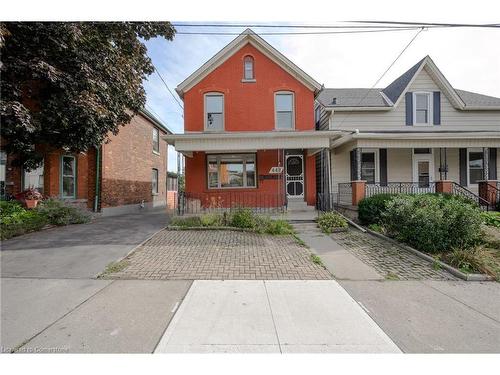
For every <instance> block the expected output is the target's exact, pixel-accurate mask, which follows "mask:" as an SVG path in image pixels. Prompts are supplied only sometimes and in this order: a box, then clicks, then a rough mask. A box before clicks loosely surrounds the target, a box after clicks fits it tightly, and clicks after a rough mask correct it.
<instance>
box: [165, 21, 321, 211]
mask: <svg viewBox="0 0 500 375" xmlns="http://www.w3.org/2000/svg"><path fill="white" fill-rule="evenodd" d="M320 90H321V85H320V84H319V83H318V82H316V81H315V80H314V79H313V78H311V77H310V76H309V75H307V74H306V73H305V72H303V71H302V70H301V69H300V68H299V67H297V66H296V65H295V64H293V63H292V62H291V61H290V60H288V59H287V58H286V57H285V56H283V55H282V54H281V53H280V52H278V51H277V50H276V49H274V48H273V47H272V46H271V45H269V44H268V43H267V42H266V41H264V40H263V39H262V38H260V37H259V36H258V35H256V34H255V33H254V32H253V31H251V30H246V31H244V32H243V33H242V34H241V35H240V36H238V37H237V38H236V39H235V40H233V41H232V42H231V43H229V44H228V45H227V46H226V47H224V48H223V49H222V50H221V51H220V52H219V53H217V54H216V55H215V56H214V57H213V58H211V59H210V60H209V61H208V62H207V63H205V64H204V65H203V66H201V67H200V68H199V69H198V70H196V71H195V72H194V73H193V74H192V75H190V76H189V77H188V78H186V79H185V80H184V81H183V82H182V83H181V84H180V85H179V86H178V87H177V89H176V91H177V93H178V94H179V96H180V97H181V98H182V99H183V100H184V130H185V132H184V134H175V135H167V136H166V137H165V139H166V140H167V142H168V143H170V144H171V145H174V146H175V148H176V150H177V151H178V152H181V153H182V154H183V155H184V156H185V157H186V159H185V168H186V169H185V196H186V197H187V199H188V206H189V207H190V208H192V209H203V208H210V207H216V208H218V207H220V208H227V207H233V206H235V205H237V206H247V207H260V208H262V207H264V208H268V207H283V206H285V205H286V204H287V205H288V207H290V206H296V207H301V208H307V207H308V206H309V207H312V206H314V205H315V203H316V161H315V160H316V156H315V155H316V153H317V152H319V151H320V150H321V149H323V148H325V147H326V148H328V147H329V146H330V138H329V137H328V134H327V133H328V132H316V131H315V121H314V100H315V97H316V95H317V94H318V93H319V91H320Z"/></svg>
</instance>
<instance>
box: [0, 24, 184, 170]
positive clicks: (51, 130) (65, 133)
mask: <svg viewBox="0 0 500 375" xmlns="http://www.w3.org/2000/svg"><path fill="white" fill-rule="evenodd" d="M174 34H175V29H174V28H173V27H172V25H171V24H170V23H169V22H9V23H3V22H2V23H0V49H1V50H0V56H1V64H0V65H1V66H2V85H1V93H0V97H1V101H0V115H1V123H2V127H1V136H2V138H4V139H6V140H7V141H8V142H7V144H6V145H5V147H6V150H7V152H9V153H13V154H17V155H19V160H18V162H19V163H22V164H23V165H24V167H26V168H28V169H32V168H35V167H36V166H37V165H38V164H39V163H40V161H41V155H40V154H38V153H37V152H36V150H35V149H34V148H33V147H32V146H33V145H35V144H48V145H51V146H53V147H55V148H66V149H67V150H68V151H69V152H80V151H86V150H88V149H90V148H91V147H94V146H98V145H100V144H102V143H103V142H104V141H105V140H106V139H107V137H108V135H109V134H117V133H118V131H119V128H120V126H122V125H125V124H127V123H129V122H130V120H131V118H132V116H133V115H134V114H136V113H138V111H139V110H140V109H141V108H143V107H144V104H145V102H146V95H145V91H144V88H143V86H142V83H143V81H144V80H145V79H146V78H147V77H148V75H150V74H152V73H153V72H154V67H153V64H152V62H151V59H150V58H149V57H148V56H147V48H146V46H145V44H144V42H143V40H149V39H150V38H154V37H159V36H161V37H163V38H165V39H167V40H172V39H173V37H174Z"/></svg>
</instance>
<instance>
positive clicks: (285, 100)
mask: <svg viewBox="0 0 500 375" xmlns="http://www.w3.org/2000/svg"><path fill="white" fill-rule="evenodd" d="M293 102H294V100H293V93H291V92H278V93H276V96H275V99H274V105H275V109H276V119H275V121H276V129H278V130H291V129H293V128H294V108H293V107H294V103H293Z"/></svg>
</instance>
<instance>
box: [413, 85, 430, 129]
mask: <svg viewBox="0 0 500 375" xmlns="http://www.w3.org/2000/svg"><path fill="white" fill-rule="evenodd" d="M413 108H414V109H413V123H414V124H415V125H430V124H431V118H432V116H431V109H432V108H431V93H429V92H415V93H413Z"/></svg>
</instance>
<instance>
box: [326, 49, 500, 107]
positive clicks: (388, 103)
mask: <svg viewBox="0 0 500 375" xmlns="http://www.w3.org/2000/svg"><path fill="white" fill-rule="evenodd" d="M424 68H425V69H426V71H427V72H428V73H429V75H430V76H431V78H432V79H433V80H434V82H435V83H436V84H437V85H438V87H439V88H440V89H441V90H442V92H443V93H444V94H445V95H446V97H447V98H448V100H449V101H450V102H451V104H452V105H453V106H454V107H455V108H457V109H460V110H500V98H495V97H492V96H486V95H481V94H476V93H473V92H469V91H463V90H456V89H454V88H453V87H452V86H451V84H450V83H449V82H448V80H447V79H446V77H445V76H444V75H443V73H441V71H440V70H439V69H438V67H437V66H436V64H435V63H434V61H432V59H431V58H430V56H426V57H424V58H423V59H422V60H420V61H419V62H418V63H416V64H415V65H413V66H412V67H411V68H410V69H408V70H407V71H406V72H404V73H403V74H402V75H401V76H399V77H398V78H396V79H395V80H394V81H393V82H392V83H390V84H389V85H388V86H387V87H385V88H383V89H380V88H373V89H367V88H363V89H324V90H323V91H322V92H321V93H320V95H319V96H318V100H319V102H320V103H321V104H322V105H323V106H324V107H325V108H326V109H335V110H339V111H342V110H390V109H391V108H394V107H396V106H398V105H399V103H400V102H401V100H402V99H403V98H404V94H405V93H406V92H407V91H408V89H409V87H410V86H411V84H412V83H413V81H414V80H415V78H416V77H417V76H418V74H419V73H420V72H421V71H422V69H424ZM333 98H336V100H335V104H334V101H333Z"/></svg>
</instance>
